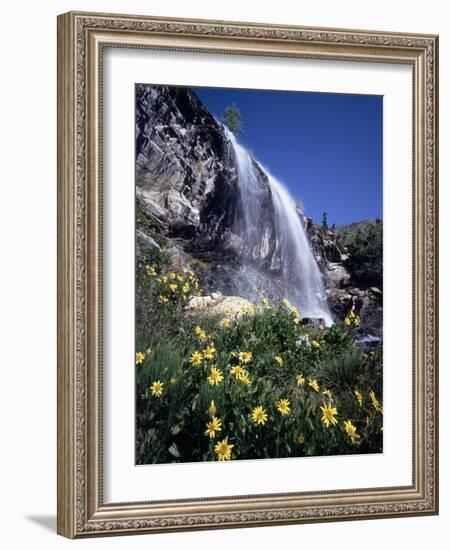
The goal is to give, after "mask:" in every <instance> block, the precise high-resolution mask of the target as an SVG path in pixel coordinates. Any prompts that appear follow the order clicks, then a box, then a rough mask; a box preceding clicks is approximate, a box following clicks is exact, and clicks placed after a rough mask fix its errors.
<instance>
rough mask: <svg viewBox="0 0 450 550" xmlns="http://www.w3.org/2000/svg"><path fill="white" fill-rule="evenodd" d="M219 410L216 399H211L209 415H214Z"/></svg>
mask: <svg viewBox="0 0 450 550" xmlns="http://www.w3.org/2000/svg"><path fill="white" fill-rule="evenodd" d="M216 412H217V407H216V405H215V403H214V399H213V400H212V401H211V404H210V405H209V407H208V414H209V416H214V415H215V414H216Z"/></svg>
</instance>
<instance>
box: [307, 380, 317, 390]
mask: <svg viewBox="0 0 450 550" xmlns="http://www.w3.org/2000/svg"><path fill="white" fill-rule="evenodd" d="M308 386H309V387H310V388H312V389H313V390H314V391H316V392H318V391H319V390H320V386H319V384H318V382H317V380H316V379H315V378H310V379H309V380H308Z"/></svg>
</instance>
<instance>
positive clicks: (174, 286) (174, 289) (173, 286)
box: [169, 283, 178, 292]
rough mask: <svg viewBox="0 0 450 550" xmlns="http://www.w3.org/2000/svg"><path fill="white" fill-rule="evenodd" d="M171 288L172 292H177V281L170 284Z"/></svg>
mask: <svg viewBox="0 0 450 550" xmlns="http://www.w3.org/2000/svg"><path fill="white" fill-rule="evenodd" d="M169 288H170V290H171V291H172V292H175V291H176V290H178V285H177V284H176V283H172V284H170V285H169Z"/></svg>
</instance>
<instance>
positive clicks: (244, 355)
mask: <svg viewBox="0 0 450 550" xmlns="http://www.w3.org/2000/svg"><path fill="white" fill-rule="evenodd" d="M252 359H253V353H252V352H251V351H241V352H240V353H239V361H242V363H250V361H251V360H252Z"/></svg>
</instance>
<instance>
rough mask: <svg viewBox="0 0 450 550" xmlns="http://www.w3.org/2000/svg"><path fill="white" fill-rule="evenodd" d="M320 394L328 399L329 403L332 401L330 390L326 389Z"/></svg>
mask: <svg viewBox="0 0 450 550" xmlns="http://www.w3.org/2000/svg"><path fill="white" fill-rule="evenodd" d="M322 393H323V395H325V396H326V397H328V399H329V400H330V401H333V394H332V393H331V390H328V389H327V390H323V392H322Z"/></svg>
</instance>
